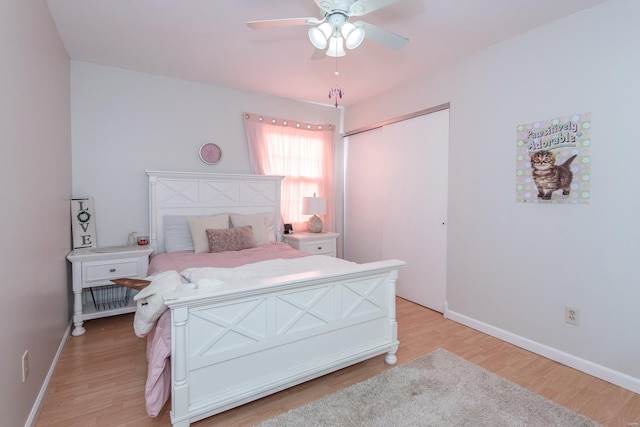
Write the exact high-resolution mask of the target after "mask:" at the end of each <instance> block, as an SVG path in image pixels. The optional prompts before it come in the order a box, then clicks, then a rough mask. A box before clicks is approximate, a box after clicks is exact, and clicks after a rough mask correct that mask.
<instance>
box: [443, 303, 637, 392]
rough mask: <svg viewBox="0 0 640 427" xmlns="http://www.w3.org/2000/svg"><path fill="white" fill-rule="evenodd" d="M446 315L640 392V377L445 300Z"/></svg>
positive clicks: (526, 348) (447, 317) (481, 330)
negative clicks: (503, 326)
mask: <svg viewBox="0 0 640 427" xmlns="http://www.w3.org/2000/svg"><path fill="white" fill-rule="evenodd" d="M444 317H445V318H446V319H449V320H453V321H454V322H457V323H460V324H462V325H465V326H468V327H470V328H472V329H475V330H478V331H480V332H484V333H485V334H487V335H491V336H492V337H496V338H498V339H501V340H502V341H506V342H508V343H510V344H513V345H516V346H518V347H521V348H524V349H525V350H529V351H531V352H533V353H536V354H539V355H540V356H544V357H546V358H548V359H551V360H554V361H556V362H558V363H562V364H563V365H567V366H570V367H572V368H574V369H577V370H579V371H581V372H584V373H586V374H589V375H592V376H594V377H596V378H599V379H601V380H604V381H607V382H610V383H612V384H615V385H617V386H620V387H623V388H626V389H627V390H631V391H633V392H634V393H640V378H635V377H632V376H630V375H627V374H624V373H622V372H618V371H614V370H613V369H610V368H607V367H606V366H602V365H598V364H597V363H593V362H591V361H589V360H586V359H582V358H580V357H577V356H574V355H572V354H569V353H565V352H564V351H561V350H558V349H556V348H553V347H549V346H547V345H544V344H541V343H539V342H536V341H532V340H530V339H528V338H524V337H521V336H520V335H516V334H514V333H512V332H509V331H505V330H504V329H500V328H497V327H495V326H492V325H489V324H487V323H484V322H481V321H479V320H476V319H473V318H471V317H468V316H465V315H463V314H460V313H457V312H455V311H452V310H449V305H448V303H447V302H446V301H445V303H444Z"/></svg>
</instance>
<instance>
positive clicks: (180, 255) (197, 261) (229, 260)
mask: <svg viewBox="0 0 640 427" xmlns="http://www.w3.org/2000/svg"><path fill="white" fill-rule="evenodd" d="M306 255H309V254H308V253H307V252H301V251H298V250H296V249H293V248H292V247H291V246H289V245H287V244H285V243H280V242H271V243H267V244H265V245H260V246H256V247H255V248H251V249H244V250H241V251H229V252H220V253H208V252H205V253H198V254H196V253H193V252H191V251H184V252H169V253H162V254H158V255H155V256H153V257H152V258H151V262H150V263H149V270H148V274H149V275H151V274H154V273H157V272H160V271H168V270H176V271H177V272H181V271H183V270H186V269H187V268H196V267H225V268H229V267H239V266H241V265H245V264H251V263H253V262H260V261H267V260H270V259H279V258H280V259H291V258H299V257H301V256H306Z"/></svg>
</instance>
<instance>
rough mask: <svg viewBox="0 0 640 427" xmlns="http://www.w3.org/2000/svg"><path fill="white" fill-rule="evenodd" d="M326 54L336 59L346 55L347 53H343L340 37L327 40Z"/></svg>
mask: <svg viewBox="0 0 640 427" xmlns="http://www.w3.org/2000/svg"><path fill="white" fill-rule="evenodd" d="M326 54H327V56H332V57H336V58H337V57H340V56H345V55H346V54H347V52H345V51H344V40H343V39H342V37H340V36H338V37H331V38H330V39H329V49H327V52H326Z"/></svg>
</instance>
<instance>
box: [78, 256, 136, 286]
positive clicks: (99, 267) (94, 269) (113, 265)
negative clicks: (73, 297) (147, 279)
mask: <svg viewBox="0 0 640 427" xmlns="http://www.w3.org/2000/svg"><path fill="white" fill-rule="evenodd" d="M83 267H84V281H85V282H96V281H100V280H109V279H116V278H118V277H132V276H137V275H138V271H139V269H138V267H139V263H138V260H137V259H130V260H124V261H122V260H118V261H113V260H110V261H95V262H86V263H84V265H83Z"/></svg>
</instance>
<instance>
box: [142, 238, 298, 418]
mask: <svg viewBox="0 0 640 427" xmlns="http://www.w3.org/2000/svg"><path fill="white" fill-rule="evenodd" d="M309 255H310V254H309V253H307V252H302V251H298V250H296V249H293V248H292V247H291V246H289V245H287V244H285V243H277V242H272V243H268V244H264V245H260V246H256V247H255V248H251V249H244V250H241V251H233V252H221V253H197V254H196V253H194V252H190V251H188V252H170V253H161V254H157V255H155V256H153V258H151V262H150V264H149V271H148V274H149V275H151V274H154V273H158V272H161V271H168V270H176V271H177V272H181V271H184V270H186V269H187V268H196V267H224V268H230V267H239V266H241V265H245V264H252V263H255V262H260V261H267V260H272V259H293V258H300V257H304V256H309ZM170 357H171V311H170V310H167V311H165V312H164V313H163V314H162V316H160V319H159V320H158V322H157V323H156V326H155V327H154V329H153V330H152V331H151V332H150V333H149V335H147V363H148V370H147V384H146V387H145V401H146V410H147V415H149V416H150V417H156V416H158V414H159V413H160V411H161V410H162V407H163V406H164V405H165V403H166V402H167V400H168V399H169V396H170V393H171V364H170V363H169V361H170Z"/></svg>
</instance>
